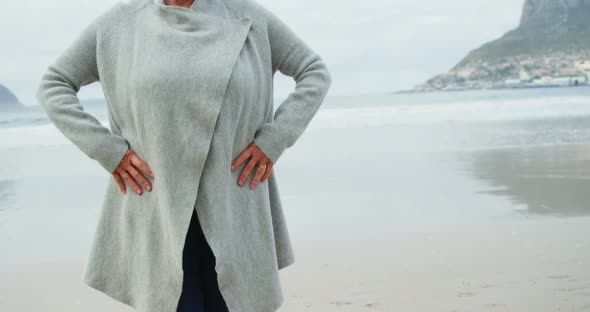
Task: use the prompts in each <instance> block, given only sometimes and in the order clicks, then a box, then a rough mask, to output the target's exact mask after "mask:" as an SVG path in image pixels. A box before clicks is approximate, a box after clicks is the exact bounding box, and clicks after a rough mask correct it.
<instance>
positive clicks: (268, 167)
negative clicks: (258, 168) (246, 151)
mask: <svg viewBox="0 0 590 312" xmlns="http://www.w3.org/2000/svg"><path fill="white" fill-rule="evenodd" d="M271 170H272V162H270V161H269V162H267V163H266V170H265V171H264V175H263V176H262V179H260V182H264V181H266V179H268V176H269V175H270V171H271Z"/></svg>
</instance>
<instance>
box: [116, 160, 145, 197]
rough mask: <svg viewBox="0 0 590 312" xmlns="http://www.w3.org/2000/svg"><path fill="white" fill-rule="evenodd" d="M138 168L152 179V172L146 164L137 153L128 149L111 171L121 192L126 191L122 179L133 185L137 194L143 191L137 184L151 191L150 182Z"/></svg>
mask: <svg viewBox="0 0 590 312" xmlns="http://www.w3.org/2000/svg"><path fill="white" fill-rule="evenodd" d="M138 169H139V170H141V171H142V172H144V173H146V174H148V175H149V176H150V177H151V178H152V179H154V173H153V172H152V169H151V168H150V167H149V166H148V164H147V163H146V162H145V161H143V160H142V159H141V158H139V156H137V154H135V152H133V151H132V150H131V149H128V150H127V152H126V153H125V156H123V159H121V162H120V163H119V165H118V166H117V168H115V171H113V177H114V178H115V180H116V181H117V184H118V185H119V189H120V190H121V192H123V193H127V188H126V187H125V182H123V179H125V181H127V183H128V184H129V185H130V186H131V187H133V189H134V190H135V192H136V193H137V194H138V195H141V194H142V193H143V192H142V190H141V188H140V187H139V184H141V185H143V187H144V188H146V189H147V190H148V191H150V192H151V191H152V184H151V183H150V181H148V180H147V179H146V178H145V177H144V176H143V174H141V173H140V172H139V171H138Z"/></svg>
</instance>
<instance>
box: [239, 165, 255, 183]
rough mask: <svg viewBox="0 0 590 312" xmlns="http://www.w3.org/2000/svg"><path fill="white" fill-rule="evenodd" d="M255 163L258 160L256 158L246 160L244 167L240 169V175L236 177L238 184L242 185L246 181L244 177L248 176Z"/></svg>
mask: <svg viewBox="0 0 590 312" xmlns="http://www.w3.org/2000/svg"><path fill="white" fill-rule="evenodd" d="M257 163H258V161H257V160H256V159H254V158H250V161H248V163H247V164H246V166H244V169H242V173H241V174H240V177H239V178H238V185H239V186H242V185H244V183H245V182H246V178H248V176H250V172H252V169H254V166H256V164H257Z"/></svg>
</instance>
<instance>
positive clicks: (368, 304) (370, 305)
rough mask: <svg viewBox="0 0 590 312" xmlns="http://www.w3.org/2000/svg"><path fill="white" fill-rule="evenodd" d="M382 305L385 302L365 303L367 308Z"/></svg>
mask: <svg viewBox="0 0 590 312" xmlns="http://www.w3.org/2000/svg"><path fill="white" fill-rule="evenodd" d="M381 306H383V304H382V303H379V302H372V303H367V304H365V307H367V308H378V307H381Z"/></svg>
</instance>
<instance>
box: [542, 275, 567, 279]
mask: <svg viewBox="0 0 590 312" xmlns="http://www.w3.org/2000/svg"><path fill="white" fill-rule="evenodd" d="M547 278H549V279H564V278H569V275H549V276H547Z"/></svg>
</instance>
